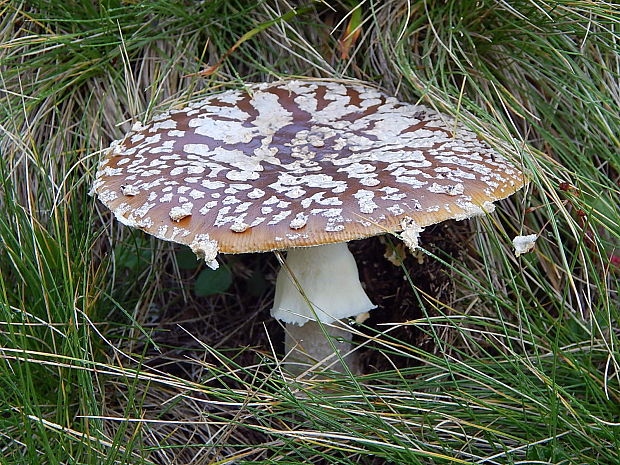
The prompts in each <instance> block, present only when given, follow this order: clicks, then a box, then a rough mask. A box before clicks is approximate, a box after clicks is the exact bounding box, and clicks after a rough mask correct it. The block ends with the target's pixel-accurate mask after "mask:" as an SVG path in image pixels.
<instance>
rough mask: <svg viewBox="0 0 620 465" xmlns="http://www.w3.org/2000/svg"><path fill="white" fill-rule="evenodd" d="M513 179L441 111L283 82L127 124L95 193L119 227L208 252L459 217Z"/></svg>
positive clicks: (365, 93) (342, 237)
mask: <svg viewBox="0 0 620 465" xmlns="http://www.w3.org/2000/svg"><path fill="white" fill-rule="evenodd" d="M523 182H524V181H523V177H522V175H521V173H520V172H519V171H518V170H516V169H515V168H514V167H513V166H512V165H510V164H509V163H508V162H507V161H506V160H504V159H502V158H501V157H500V156H499V155H498V154H497V153H496V152H494V151H493V150H492V149H491V148H489V147H488V146H487V145H486V144H485V143H484V142H482V141H481V140H480V139H478V138H477V137H476V135H475V134H474V133H473V132H471V131H469V130H467V129H466V128H465V127H464V126H462V125H461V124H456V123H455V121H454V120H453V119H451V118H449V117H447V116H446V115H443V114H440V113H437V112H435V111H434V110H431V109H429V108H427V107H424V106H422V105H412V104H408V103H403V102H399V101H398V100H396V99H395V98H393V97H389V96H387V95H385V94H383V93H381V92H379V91H377V90H375V89H373V88H370V87H366V86H363V85H358V84H344V83H339V82H329V81H316V80H293V81H282V82H276V83H270V84H254V85H249V86H248V87H247V90H230V91H226V92H223V93H220V94H217V95H213V96H211V97H209V98H207V99H205V100H202V101H200V102H197V103H193V104H191V105H189V106H188V107H187V108H184V109H181V110H171V111H169V112H167V113H164V114H161V115H160V116H158V117H156V118H155V119H154V120H153V121H152V122H151V123H150V124H147V125H145V126H141V125H137V126H136V127H135V128H134V129H133V130H132V131H131V132H130V133H129V134H128V135H127V136H126V137H125V139H124V140H123V141H122V142H117V143H115V144H113V146H112V147H111V148H110V150H109V152H108V154H107V155H106V157H105V158H104V159H103V160H102V162H101V165H100V169H99V171H98V173H97V178H96V181H95V185H94V190H95V192H96V193H97V194H98V196H99V199H100V200H101V201H102V202H103V203H104V204H105V205H106V206H108V207H109V208H110V209H111V210H112V211H113V212H114V214H115V216H116V217H117V218H118V219H119V220H120V221H121V222H123V223H124V224H127V225H130V226H134V227H138V228H140V229H142V230H144V231H146V232H148V233H150V234H153V235H155V236H157V237H159V238H162V239H165V240H170V241H175V242H179V243H182V244H186V245H190V246H192V248H193V249H194V250H195V251H197V253H201V254H202V255H205V256H206V258H207V260H210V261H211V264H212V265H213V264H214V258H215V254H216V253H217V252H218V251H219V252H223V253H242V252H260V251H268V250H274V249H284V248H292V247H302V246H311V245H319V244H325V243H334V242H344V241H348V240H351V239H359V238H363V237H368V236H372V235H376V234H382V233H385V232H389V231H400V230H402V229H403V226H402V224H403V223H404V222H405V223H408V224H413V225H415V227H416V228H421V227H424V226H427V225H430V224H434V223H438V222H441V221H443V220H446V219H450V218H456V219H464V218H469V217H471V216H473V215H475V214H480V213H484V212H485V211H490V210H491V209H492V203H491V202H493V201H495V200H498V199H502V198H504V197H507V196H509V195H510V194H512V193H513V192H514V191H516V190H517V189H519V188H520V187H521V186H522V185H523Z"/></svg>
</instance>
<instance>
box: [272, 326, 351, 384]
mask: <svg viewBox="0 0 620 465" xmlns="http://www.w3.org/2000/svg"><path fill="white" fill-rule="evenodd" d="M323 331H325V332H326V333H327V335H328V336H329V338H330V339H331V341H332V343H333V345H334V347H335V348H336V350H337V351H338V353H339V354H340V357H338V356H337V355H336V354H335V352H334V350H333V348H332V345H331V344H330V342H329V340H328V339H327V338H326V337H325V334H323ZM351 347H352V344H351V333H350V332H349V331H347V330H346V329H341V328H338V327H335V326H333V325H329V326H328V325H326V324H323V329H322V330H321V326H320V325H319V323H317V322H316V321H308V322H307V323H306V324H305V325H303V326H297V325H295V324H292V323H287V324H286V336H285V338H284V353H285V354H287V358H286V361H287V362H291V364H290V365H289V369H290V371H292V372H294V373H297V374H299V373H302V372H304V371H306V369H307V368H308V366H309V365H314V364H317V363H318V364H320V365H324V366H327V367H329V368H330V369H332V370H334V371H339V372H343V371H344V368H343V366H342V363H341V361H340V358H342V361H343V362H344V363H345V364H346V365H347V366H348V367H349V369H350V370H351V371H352V372H354V373H355V372H357V371H358V370H357V367H355V366H354V365H356V363H355V357H353V355H354V354H349V352H350V351H351ZM295 362H299V363H300V365H297V366H296V365H293V363H295Z"/></svg>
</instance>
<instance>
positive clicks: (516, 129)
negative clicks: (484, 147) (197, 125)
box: [0, 0, 620, 464]
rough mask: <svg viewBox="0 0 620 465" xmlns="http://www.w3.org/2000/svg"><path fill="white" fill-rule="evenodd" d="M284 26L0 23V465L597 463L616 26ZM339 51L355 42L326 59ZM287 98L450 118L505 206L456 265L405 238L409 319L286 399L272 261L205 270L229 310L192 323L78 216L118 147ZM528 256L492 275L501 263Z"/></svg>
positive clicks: (559, 16) (436, 14) (451, 17)
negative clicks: (430, 276)
mask: <svg viewBox="0 0 620 465" xmlns="http://www.w3.org/2000/svg"><path fill="white" fill-rule="evenodd" d="M330 5H331V6H330ZM290 11H291V7H290V6H289V4H288V3H287V2H286V1H284V0H273V1H265V2H261V1H256V2H246V1H224V0H212V1H209V2H191V4H188V3H187V2H180V1H174V0H154V1H152V2H121V1H114V0H108V1H102V2H90V1H80V0H74V1H64V2H60V1H57V0H54V1H30V2H19V1H8V2H6V1H5V2H0V44H1V45H0V152H1V157H0V182H1V185H0V208H1V212H2V214H1V215H0V272H1V273H0V399H1V400H0V450H1V453H0V463H2V464H24V463H30V464H40V463H46V464H47V463H49V464H61V463H62V464H64V463H72V464H73V463H76V464H77V463H80V464H82V463H83V464H89V463H97V464H99V463H105V464H113V463H132V464H160V463H170V464H172V463H179V464H190V463H191V464H201V463H232V462H235V463H248V464H251V463H253V464H259V463H265V464H266V463H339V464H340V463H343V464H346V463H363V464H378V463H403V464H416V463H418V464H428V463H437V464H439V463H446V464H458V463H485V464H524V463H528V464H529V463H536V464H617V463H620V453H619V452H618V450H619V449H620V430H619V427H620V424H619V421H620V407H619V405H620V378H619V376H620V374H619V373H620V366H619V363H620V360H619V355H620V354H619V351H618V343H619V341H618V336H619V330H618V313H619V309H620V299H619V297H618V290H619V285H618V284H619V280H620V267H619V265H618V257H620V252H619V250H618V249H619V247H620V226H619V225H620V210H619V209H618V203H619V197H620V196H619V182H620V174H619V173H620V156H619V152H620V150H619V148H620V141H619V139H618V135H619V134H620V124H619V123H620V121H619V119H620V117H619V114H620V112H619V111H618V110H619V96H620V85H619V84H618V83H619V82H620V80H619V77H620V76H619V74H620V55H619V53H618V44H619V43H620V42H619V39H620V37H619V33H620V23H619V21H618V18H619V17H620V16H619V14H618V13H619V11H618V7H617V6H615V5H613V4H612V3H611V2H609V3H608V2H591V1H557V2H547V1H538V2H527V1H521V2H517V1H512V2H503V1H502V2H499V1H498V2H491V1H473V0H464V1H445V2H427V1H418V0H411V1H405V0H386V1H382V2H379V1H374V0H366V1H358V2H353V1H350V2H345V1H343V2H340V3H338V2H316V3H312V2H308V3H307V4H303V5H301V7H300V8H299V11H298V13H299V14H296V15H293V14H291V13H290ZM347 27H349V30H355V28H356V27H361V32H360V33H359V36H358V37H357V38H356V39H355V40H349V41H341V43H340V48H339V39H340V36H341V34H342V32H343V31H345V30H346V29H347ZM240 38H243V40H242V41H240V43H239V45H238V48H236V49H235V51H234V52H233V53H232V54H231V55H230V56H228V57H227V58H226V59H225V60H224V61H223V63H222V66H221V67H220V68H219V69H218V70H217V72H215V73H213V74H210V75H208V76H205V75H200V74H196V73H199V72H200V71H201V70H205V69H207V68H208V67H209V66H211V65H214V64H216V63H217V62H218V60H219V59H220V58H221V57H222V56H224V55H225V53H226V51H227V50H229V49H230V48H231V47H233V45H235V44H236V43H237V41H239V39H240ZM343 45H344V46H345V47H347V49H346V51H347V53H346V54H345V55H346V56H345V57H344V58H342V46H343ZM287 75H303V76H320V77H353V78H359V79H363V80H366V81H370V82H373V83H375V84H377V85H380V86H381V87H383V88H384V89H386V90H387V91H389V92H394V93H396V94H398V95H399V97H401V98H403V99H406V100H409V101H414V102H415V101H422V102H424V103H425V104H428V105H432V106H435V107H437V108H438V109H440V110H442V111H444V112H446V113H450V114H453V115H456V116H457V117H458V118H459V119H460V120H462V121H464V122H465V123H466V124H468V125H469V126H471V127H472V128H475V129H476V130H478V131H480V133H481V134H485V137H487V138H488V140H489V143H491V144H493V145H495V146H497V147H498V150H500V151H501V152H502V153H504V154H506V155H508V156H512V157H513V159H514V160H515V161H516V163H518V164H519V165H520V166H521V167H522V168H523V169H524V171H525V172H526V173H527V175H528V177H529V179H530V181H531V182H530V184H529V186H528V187H527V188H526V189H525V190H524V191H522V192H521V193H519V194H517V195H515V196H514V197H513V198H511V199H510V200H508V201H505V202H502V203H501V205H500V208H499V209H498V211H497V213H495V214H493V215H491V216H489V217H487V218H483V219H480V220H476V221H472V222H470V223H469V224H468V225H465V224H460V223H458V224H457V223H453V224H450V225H449V227H448V228H445V229H442V234H448V235H449V238H451V240H452V242H453V243H454V244H457V247H456V248H457V252H456V253H448V252H447V251H446V250H444V249H443V248H441V247H437V246H434V245H433V244H434V242H433V241H434V235H435V233H433V232H431V234H429V235H427V236H426V238H427V239H428V240H429V242H428V246H427V247H425V255H424V257H423V260H424V261H425V262H426V264H431V265H433V266H434V267H435V268H434V269H435V270H436V273H437V275H436V277H437V279H436V282H431V283H427V282H426V281H425V280H422V279H420V275H419V271H417V267H415V266H413V265H412V263H414V262H415V260H413V259H412V258H411V257H410V258H409V259H408V261H405V264H404V265H403V267H402V271H400V272H399V276H400V277H399V279H401V280H402V283H403V284H402V286H405V287H407V289H408V292H410V293H411V295H413V296H414V299H415V300H416V303H415V305H414V307H415V309H414V311H412V313H409V314H407V315H406V317H405V318H402V319H400V320H397V321H396V320H395V321H392V322H391V323H389V324H384V325H381V326H378V325H370V326H369V327H368V328H360V329H359V330H360V332H361V335H360V336H359V339H360V341H365V340H366V341H368V342H367V343H368V344H370V345H372V347H373V349H372V351H367V352H366V353H367V354H368V353H372V354H374V355H373V357H375V358H374V359H373V360H379V361H380V362H381V363H378V362H377V363H375V364H374V366H376V367H377V368H376V369H373V368H372V367H370V368H369V370H368V373H367V374H366V375H364V376H361V377H359V378H357V379H351V378H348V377H346V376H338V375H334V376H333V377H331V378H329V379H307V380H305V381H303V383H302V384H301V385H297V387H296V388H292V387H291V385H290V384H287V383H286V380H287V378H288V375H287V374H286V373H285V372H283V371H282V369H281V367H280V366H279V365H278V363H277V361H278V357H277V356H276V354H277V353H278V348H279V346H278V345H277V335H278V334H281V328H279V326H278V325H277V324H276V323H274V322H273V321H271V319H270V318H269V316H268V308H269V303H270V299H271V294H270V292H271V289H272V283H271V282H270V280H271V279H272V278H273V275H274V270H275V267H276V261H275V259H274V258H273V257H268V258H267V259H266V260H264V259H263V258H264V257H260V256H250V257H244V258H239V257H230V258H229V259H227V266H228V267H229V269H230V270H231V272H232V274H233V276H234V277H235V279H234V282H233V287H231V288H230V289H229V290H228V291H227V292H225V293H220V294H217V295H215V296H211V297H208V298H202V297H198V296H196V294H195V293H194V289H193V286H194V284H195V280H196V277H197V276H198V274H199V273H200V272H201V268H199V267H198V266H196V268H194V269H186V268H183V267H180V266H179V261H178V260H177V257H178V256H179V254H182V252H181V251H179V249H178V248H175V247H173V246H171V245H169V244H161V243H159V242H158V241H155V240H153V239H151V238H148V237H146V236H144V235H142V234H141V233H139V232H132V231H129V230H127V228H124V227H122V226H120V225H119V224H118V223H117V222H115V221H113V220H112V219H111V218H110V215H109V213H108V212H106V211H105V210H104V209H103V208H102V207H101V205H99V204H98V203H97V202H96V201H95V200H94V199H93V198H92V197H90V196H89V195H88V191H89V189H90V184H91V182H92V179H93V174H94V170H95V168H96V163H97V160H98V158H99V156H100V155H101V152H102V150H103V149H105V148H106V147H107V146H108V145H109V143H110V142H111V141H112V140H114V139H117V138H120V137H122V135H123V134H124V133H125V132H126V131H127V130H128V128H129V127H130V126H131V124H132V122H134V121H137V120H141V121H146V120H148V118H149V117H150V116H151V115H153V114H155V113H157V111H159V109H161V108H165V107H167V106H170V105H173V104H175V103H178V102H185V101H187V100H188V99H190V98H194V97H195V96H197V95H202V94H204V93H207V92H209V91H210V90H213V89H217V88H220V87H222V86H227V85H229V83H230V85H238V84H240V83H242V82H250V81H258V80H266V79H273V78H275V77H277V76H287ZM472 232H475V234H471V233H472ZM531 233H539V234H540V238H539V239H538V241H537V245H536V249H535V251H534V252H533V253H530V254H526V255H523V256H521V257H520V258H516V257H515V256H514V254H513V253H512V250H511V243H510V241H511V239H512V238H513V237H514V236H515V235H517V234H531ZM423 239H424V237H423ZM360 255H362V256H363V253H361V254H358V259H359V258H360ZM362 258H363V257H362ZM190 268H191V267H190ZM403 278H404V279H403ZM448 278H449V282H450V283H451V284H445V283H447V282H448ZM442 283H443V284H442ZM440 284H441V285H440ZM433 286H436V287H433ZM249 289H251V290H250V291H248V290H249ZM244 291H245V292H244ZM248 293H250V294H251V295H247V294H248ZM371 298H373V299H375V300H377V301H378V300H379V299H380V298H382V296H379V295H371ZM222 315H225V316H224V318H221V316H222ZM218 317H219V319H218ZM403 331H410V333H408V334H414V335H415V337H413V338H403V337H401V336H400V335H401V334H403ZM390 367H391V369H390ZM295 389H302V390H303V395H302V396H300V395H296V393H295Z"/></svg>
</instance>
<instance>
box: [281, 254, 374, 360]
mask: <svg viewBox="0 0 620 465" xmlns="http://www.w3.org/2000/svg"><path fill="white" fill-rule="evenodd" d="M373 308H375V305H373V304H372V302H371V301H370V299H369V298H368V296H367V295H366V292H364V289H363V288H362V284H361V283H360V280H359V275H358V271H357V265H356V263H355V259H354V258H353V255H352V254H351V252H350V251H349V249H348V247H347V244H346V243H337V244H328V245H321V246H316V247H304V248H298V249H289V250H288V253H287V257H286V262H285V266H284V267H282V269H281V270H280V272H279V273H278V278H277V281H276V294H275V298H274V305H273V309H272V310H271V314H272V315H273V316H274V317H275V318H278V319H279V320H282V321H284V322H285V323H287V332H288V334H287V342H286V351H287V353H289V352H291V355H290V359H289V360H291V359H292V360H295V361H302V362H312V363H316V362H321V361H323V360H324V362H323V363H324V364H326V365H331V364H332V362H333V361H334V360H335V358H334V357H333V355H334V350H333V346H335V347H337V349H338V351H339V352H340V353H341V354H345V353H347V352H348V351H349V350H350V347H351V344H350V342H344V343H343V342H342V341H350V340H351V335H350V333H349V332H348V331H345V330H344V329H339V328H337V327H330V326H327V325H328V324H331V323H333V322H335V321H336V320H340V319H342V318H348V317H352V316H355V315H359V314H360V313H364V312H367V311H369V310H371V309H373ZM318 321H320V322H321V323H323V325H321V324H319V323H318ZM294 325H298V326H300V328H295V327H294ZM321 326H323V328H321ZM324 330H325V332H324ZM326 334H327V335H330V336H332V337H337V338H338V340H333V339H332V341H333V346H332V344H330V342H329V341H328V340H327V339H326ZM329 356H332V357H330V358H328V357H329ZM347 360H348V361H347V365H348V366H349V367H350V368H352V364H353V362H352V361H351V359H350V358H348V359H347ZM336 368H338V367H336ZM340 369H341V370H342V367H340Z"/></svg>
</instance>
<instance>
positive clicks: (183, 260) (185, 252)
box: [174, 247, 204, 270]
mask: <svg viewBox="0 0 620 465" xmlns="http://www.w3.org/2000/svg"><path fill="white" fill-rule="evenodd" d="M174 256H175V258H176V260H177V265H178V267H179V268H180V269H181V270H195V269H196V268H197V267H198V266H200V265H201V264H204V262H202V263H200V262H199V260H198V257H197V256H196V254H195V253H194V252H192V251H191V249H190V248H189V247H182V248H180V249H179V250H177V251H176V253H175V254H174Z"/></svg>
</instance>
